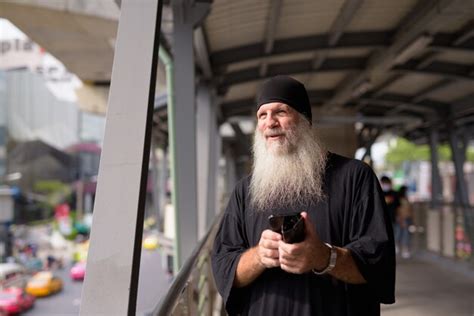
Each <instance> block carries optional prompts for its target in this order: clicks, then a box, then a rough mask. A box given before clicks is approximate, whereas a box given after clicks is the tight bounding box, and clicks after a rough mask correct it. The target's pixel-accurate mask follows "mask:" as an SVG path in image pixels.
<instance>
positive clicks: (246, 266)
mask: <svg viewBox="0 0 474 316" xmlns="http://www.w3.org/2000/svg"><path fill="white" fill-rule="evenodd" d="M263 271H265V267H264V266H263V265H262V264H261V263H260V261H259V259H258V255H257V247H253V248H250V249H249V250H247V251H245V252H244V253H243V254H242V255H241V256H240V259H239V263H238V264H237V270H236V271H235V278H234V284H233V285H234V287H244V286H247V285H249V284H250V283H252V282H253V281H254V280H255V279H256V278H257V277H258V276H259V275H260V274H262V272H263Z"/></svg>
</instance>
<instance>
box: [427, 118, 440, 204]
mask: <svg viewBox="0 0 474 316" xmlns="http://www.w3.org/2000/svg"><path fill="white" fill-rule="evenodd" d="M438 144H439V135H438V130H437V129H436V128H434V127H433V128H431V129H430V151H431V208H433V209H435V208H438V207H440V206H441V203H442V202H443V184H442V182H441V177H440V175H439V167H438V163H439V157H438V156H439V155H438Z"/></svg>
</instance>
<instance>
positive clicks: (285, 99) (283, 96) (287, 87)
mask: <svg viewBox="0 0 474 316" xmlns="http://www.w3.org/2000/svg"><path fill="white" fill-rule="evenodd" d="M270 102H282V103H285V104H287V105H289V106H291V107H292V108H293V109H295V110H296V111H298V112H300V113H301V114H303V115H304V116H305V117H306V118H307V119H308V121H309V123H310V124H311V123H312V114H311V105H310V104H309V98H308V93H307V92H306V88H305V87H304V85H303V84H302V83H301V82H299V81H298V80H296V79H293V78H291V77H288V76H282V75H279V76H275V77H272V78H270V79H268V80H266V81H265V82H264V83H263V85H262V88H261V89H260V93H259V94H258V97H257V111H258V109H259V108H260V107H261V106H262V105H263V104H266V103H270Z"/></svg>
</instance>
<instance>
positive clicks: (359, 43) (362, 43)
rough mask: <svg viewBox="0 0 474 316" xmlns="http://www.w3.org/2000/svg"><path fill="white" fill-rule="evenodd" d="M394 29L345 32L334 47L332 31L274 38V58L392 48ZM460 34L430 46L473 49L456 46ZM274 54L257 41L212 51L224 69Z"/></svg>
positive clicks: (435, 39)
mask: <svg viewBox="0 0 474 316" xmlns="http://www.w3.org/2000/svg"><path fill="white" fill-rule="evenodd" d="M392 36H393V32H381V31H378V32H377V31H373V32H345V33H343V34H341V36H340V38H339V40H338V41H337V43H336V44H335V45H334V46H332V47H331V46H329V37H330V34H318V35H309V36H300V37H293V38H286V39H279V40H274V42H273V50H272V52H271V57H273V56H279V55H283V54H292V53H300V52H311V51H318V52H322V51H325V50H329V51H337V50H343V49H348V48H368V49H374V48H383V47H389V45H390V43H391V41H390V39H391V37H392ZM456 36H457V33H456V34H454V33H453V34H451V33H440V34H436V35H434V36H433V41H432V42H431V44H430V46H429V47H430V48H431V49H433V50H436V51H456V52H463V51H467V52H472V51H473V50H474V47H472V44H471V43H470V42H467V43H466V42H463V43H461V44H459V45H456V46H455V45H452V44H451V43H452V41H453V40H454V39H455V38H456ZM263 57H270V56H267V55H265V43H263V42H259V43H253V44H248V45H245V46H239V47H234V48H229V49H224V50H220V51H216V52H213V53H211V56H210V59H211V63H212V66H213V68H214V69H216V68H217V67H218V68H224V67H225V66H227V65H229V64H232V63H238V62H243V61H247V60H252V59H258V58H263Z"/></svg>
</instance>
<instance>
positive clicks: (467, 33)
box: [453, 20, 474, 46]
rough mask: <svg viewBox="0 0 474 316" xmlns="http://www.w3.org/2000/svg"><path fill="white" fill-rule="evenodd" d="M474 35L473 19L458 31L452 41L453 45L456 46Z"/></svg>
mask: <svg viewBox="0 0 474 316" xmlns="http://www.w3.org/2000/svg"><path fill="white" fill-rule="evenodd" d="M473 36H474V20H471V21H469V22H468V23H467V25H466V26H465V27H464V28H463V29H462V30H461V31H460V32H459V35H458V36H457V38H456V39H455V40H454V41H453V45H455V46H458V45H461V44H462V43H464V42H466V41H467V40H469V39H470V38H471V37H473Z"/></svg>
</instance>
